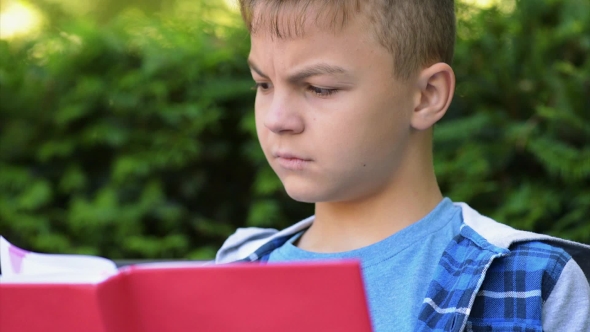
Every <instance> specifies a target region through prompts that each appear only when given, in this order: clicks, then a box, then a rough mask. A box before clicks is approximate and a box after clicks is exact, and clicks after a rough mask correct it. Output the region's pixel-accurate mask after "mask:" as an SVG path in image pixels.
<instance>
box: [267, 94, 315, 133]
mask: <svg viewBox="0 0 590 332" xmlns="http://www.w3.org/2000/svg"><path fill="white" fill-rule="evenodd" d="M264 126H265V127H266V128H268V129H269V130H270V131H272V132H273V133H275V134H299V133H301V132H303V130H304V129H305V123H304V119H303V117H302V114H301V113H300V110H299V109H298V107H297V105H296V102H295V101H294V100H293V99H292V98H290V97H289V96H286V95H285V96H280V95H278V94H276V93H275V97H274V98H273V100H272V102H271V104H270V107H269V109H268V110H267V112H266V114H265V117H264Z"/></svg>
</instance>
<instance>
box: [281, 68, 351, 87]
mask: <svg viewBox="0 0 590 332" xmlns="http://www.w3.org/2000/svg"><path fill="white" fill-rule="evenodd" d="M345 73H346V70H345V69H344V68H342V67H338V66H332V65H329V64H326V63H318V64H316V65H312V66H309V67H307V68H304V69H302V70H301V71H299V72H297V73H295V74H293V75H291V76H289V78H287V80H288V81H289V82H291V83H293V84H296V83H299V82H301V81H304V80H305V79H307V78H310V77H313V76H320V75H335V74H345Z"/></svg>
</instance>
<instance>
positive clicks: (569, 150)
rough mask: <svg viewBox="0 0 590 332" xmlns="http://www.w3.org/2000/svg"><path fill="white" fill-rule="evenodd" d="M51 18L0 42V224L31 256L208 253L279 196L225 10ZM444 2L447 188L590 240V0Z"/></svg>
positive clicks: (238, 42)
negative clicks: (452, 21) (449, 59)
mask: <svg viewBox="0 0 590 332" xmlns="http://www.w3.org/2000/svg"><path fill="white" fill-rule="evenodd" d="M191 3H192V7H191V9H190V10H188V9H187V8H177V9H178V10H175V11H174V10H173V11H170V12H171V13H172V14H170V13H169V14H166V15H164V14H161V15H146V14H143V13H142V12H139V11H137V10H126V11H122V12H120V13H119V14H117V16H116V18H115V19H113V20H112V21H110V22H109V23H107V24H104V23H101V24H99V23H97V22H95V21H93V20H90V19H88V18H87V17H85V19H84V20H81V19H75V18H72V17H70V18H69V19H64V16H63V15H62V16H60V20H59V22H58V23H55V24H54V26H53V27H52V29H51V30H49V29H47V30H46V31H45V32H44V33H42V34H40V35H39V36H37V37H35V38H34V39H32V40H31V39H29V40H26V39H24V40H20V41H16V40H15V41H10V42H7V41H0V100H1V103H0V234H2V235H4V236H6V237H7V238H8V239H9V240H11V241H12V242H14V243H15V244H17V245H20V246H23V247H26V248H31V249H34V250H38V251H49V252H68V253H88V254H97V255H103V256H107V257H110V258H173V257H178V258H179V257H185V258H194V259H204V258H211V257H212V256H213V254H214V252H215V249H216V248H217V247H218V246H219V245H220V244H221V243H222V241H223V240H224V239H225V238H226V237H227V236H228V235H229V234H230V233H232V232H233V231H234V230H235V228H236V227H241V226H260V227H278V228H282V227H285V226H287V225H289V224H290V223H292V222H294V221H297V220H299V219H301V218H303V217H305V216H307V215H309V214H311V213H313V207H312V206H311V205H307V204H300V203H296V202H293V201H292V200H290V199H289V198H288V197H287V196H286V195H285V194H284V193H283V190H282V186H281V184H280V182H279V181H278V179H277V178H276V176H275V175H274V174H273V173H272V171H271V170H270V168H269V167H268V166H267V165H266V162H265V160H264V157H263V155H262V153H261V151H260V149H259V147H258V143H257V140H256V137H255V129H254V123H253V111H252V109H253V100H254V92H253V91H251V86H252V85H253V83H252V80H251V78H250V75H249V71H248V68H247V65H246V62H245V59H246V56H247V53H248V47H249V40H248V35H247V33H246V32H245V30H244V29H243V28H242V27H241V25H240V22H239V18H238V14H237V13H235V12H232V11H228V10H227V8H225V7H224V5H223V3H220V4H212V3H211V2H207V1H200V2H199V1H192V2H191ZM514 4H515V5H514V6H513V8H511V7H510V6H503V5H500V6H494V7H491V8H488V9H476V8H473V7H469V6H467V5H459V8H458V10H459V40H458V44H457V52H456V58H455V64H454V68H455V70H456V74H457V78H458V82H459V84H458V87H457V93H456V97H455V101H454V103H453V105H452V107H451V110H450V111H449V113H448V115H447V117H446V118H445V119H444V121H442V123H440V124H439V125H437V128H436V130H435V140H436V146H435V152H436V155H435V159H436V170H437V174H438V177H439V180H440V182H441V186H442V188H443V191H444V193H445V194H446V195H448V196H450V197H451V198H453V199H454V200H459V201H461V200H462V201H467V202H469V203H470V204H471V205H473V206H474V207H476V208H477V209H479V210H480V211H482V212H484V213H486V214H488V215H491V216H493V217H495V218H497V219H498V220H500V221H503V222H506V223H508V224H510V225H514V226H516V227H519V228H524V229H529V230H534V231H537V232H544V233H550V234H554V235H558V236H563V237H566V238H569V239H573V240H578V241H583V242H586V243H590V222H589V220H588V219H589V216H590V147H589V146H588V144H587V143H589V142H590V112H589V111H588V109H589V107H590V98H589V96H590V59H589V57H588V55H587V54H590V3H588V2H587V1H583V0H578V1H573V0H543V1H539V0H520V1H517V2H515V3H514Z"/></svg>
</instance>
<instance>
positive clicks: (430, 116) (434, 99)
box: [411, 62, 455, 130]
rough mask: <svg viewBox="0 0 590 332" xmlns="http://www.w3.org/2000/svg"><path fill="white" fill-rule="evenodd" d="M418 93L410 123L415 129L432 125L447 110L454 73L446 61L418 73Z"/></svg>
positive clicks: (452, 87) (423, 128)
mask: <svg viewBox="0 0 590 332" xmlns="http://www.w3.org/2000/svg"><path fill="white" fill-rule="evenodd" d="M417 84H418V95H419V97H418V98H417V100H416V104H415V105H416V106H415V107H414V112H413V114H412V119H411V125H412V127H413V128H414V129H416V130H426V129H428V128H430V127H432V126H433V125H434V124H435V123H436V122H437V121H438V120H440V119H441V118H442V117H443V115H445V113H446V112H447V109H448V108H449V105H450V104H451V100H452V99H453V94H454V92H455V73H454V72H453V69H452V68H451V66H449V65H448V64H446V63H442V62H441V63H436V64H434V65H432V66H430V67H428V68H425V69H423V70H422V71H421V72H420V74H419V75H418V80H417Z"/></svg>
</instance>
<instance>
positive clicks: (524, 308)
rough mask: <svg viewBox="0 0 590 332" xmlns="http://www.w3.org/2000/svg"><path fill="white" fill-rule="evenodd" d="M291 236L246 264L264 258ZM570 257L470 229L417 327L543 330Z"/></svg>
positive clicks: (453, 248) (451, 250)
mask: <svg viewBox="0 0 590 332" xmlns="http://www.w3.org/2000/svg"><path fill="white" fill-rule="evenodd" d="M290 237H291V235H287V236H282V237H278V238H275V239H273V240H271V241H270V242H268V243H266V244H264V245H263V246H261V247H260V248H258V250H256V251H255V252H254V253H253V254H251V255H250V256H248V257H247V258H245V259H243V260H241V261H242V262H255V261H258V262H266V261H267V260H268V257H269V256H270V253H271V252H272V251H273V250H275V249H277V248H279V247H280V246H282V245H283V244H284V243H285V242H286V241H287V240H288V239H289V238H290ZM570 259H571V257H570V256H569V254H568V253H567V252H565V251H564V250H563V249H561V248H558V247H555V246H552V245H549V244H547V243H544V242H540V241H526V242H518V243H515V244H513V245H512V246H511V247H510V249H504V248H500V247H497V246H494V245H492V244H491V243H489V242H488V241H487V240H486V239H484V238H483V237H482V236H481V235H479V234H478V233H477V232H475V231H474V230H473V229H472V228H471V227H469V226H467V225H463V227H462V228H461V232H460V234H459V235H457V236H456V237H455V238H454V239H453V241H452V242H451V243H450V244H449V245H448V246H447V248H446V249H445V252H444V253H443V255H442V257H441V260H440V262H439V264H438V266H437V268H436V271H435V275H434V278H433V280H432V281H431V283H430V286H429V288H428V290H427V292H426V297H425V299H424V302H423V305H422V308H421V311H420V315H419V320H418V325H417V327H416V329H415V330H416V331H440V332H442V331H445V332H448V331H522V332H533V331H543V327H542V321H541V318H542V317H541V315H542V308H543V303H544V302H545V301H546V300H547V297H548V296H549V294H551V291H552V290H553V287H554V286H555V284H556V282H557V280H558V278H559V276H560V274H561V271H562V270H563V268H564V267H565V265H566V263H567V262H568V261H569V260H570Z"/></svg>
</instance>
